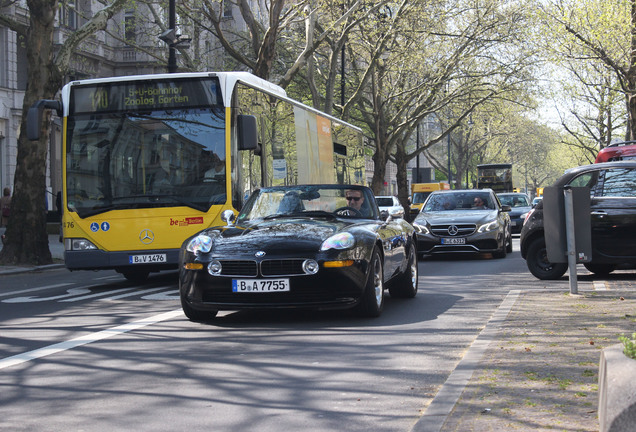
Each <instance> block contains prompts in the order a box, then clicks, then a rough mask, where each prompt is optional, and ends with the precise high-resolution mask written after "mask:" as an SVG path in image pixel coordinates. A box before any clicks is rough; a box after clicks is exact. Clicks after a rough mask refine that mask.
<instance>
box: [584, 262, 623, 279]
mask: <svg viewBox="0 0 636 432" xmlns="http://www.w3.org/2000/svg"><path fill="white" fill-rule="evenodd" d="M583 265H584V266H585V268H586V269H588V270H589V271H591V272H592V273H594V274H597V275H600V276H605V275H608V274H610V273H611V272H613V271H614V270H616V265H615V264H594V263H584V264H583Z"/></svg>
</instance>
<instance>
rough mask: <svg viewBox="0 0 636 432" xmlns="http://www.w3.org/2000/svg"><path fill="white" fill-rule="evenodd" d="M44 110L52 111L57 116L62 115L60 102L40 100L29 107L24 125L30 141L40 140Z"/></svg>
mask: <svg viewBox="0 0 636 432" xmlns="http://www.w3.org/2000/svg"><path fill="white" fill-rule="evenodd" d="M46 108H48V109H54V110H55V111H56V114H57V115H58V116H61V115H62V103H61V102H60V101H56V100H48V99H42V100H39V101H37V102H36V103H34V104H33V105H31V108H29V110H28V111H27V124H26V132H27V138H28V139H29V140H31V141H37V140H39V139H40V128H41V127H42V113H43V112H44V109H46Z"/></svg>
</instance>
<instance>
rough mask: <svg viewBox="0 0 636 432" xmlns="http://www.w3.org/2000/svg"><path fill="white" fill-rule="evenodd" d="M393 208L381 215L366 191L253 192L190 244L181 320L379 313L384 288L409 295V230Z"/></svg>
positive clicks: (412, 257)
mask: <svg viewBox="0 0 636 432" xmlns="http://www.w3.org/2000/svg"><path fill="white" fill-rule="evenodd" d="M403 216H404V213H403V212H400V211H399V210H395V211H393V212H391V213H390V214H389V216H388V217H387V219H386V220H382V219H381V218H380V214H379V211H378V207H377V204H376V202H375V198H374V196H373V193H372V191H371V189H369V188H367V187H363V186H343V185H303V186H284V187H268V188H262V189H259V190H257V191H255V192H254V193H253V194H252V195H251V196H250V198H249V200H248V201H247V203H246V204H245V206H244V207H243V209H242V210H241V211H240V212H239V214H238V216H237V217H236V220H234V214H233V213H232V211H231V210H226V211H224V212H223V215H222V219H223V220H224V221H225V222H226V223H227V226H219V227H212V228H208V229H206V230H203V231H201V232H200V233H198V234H197V235H195V236H193V237H191V238H189V239H187V240H186V241H185V242H184V244H183V246H182V248H181V255H180V265H179V293H180V297H181V305H182V307H183V311H184V312H185V314H186V316H187V317H188V318H189V319H191V320H193V321H202V320H208V319H212V318H214V317H215V316H216V314H217V312H218V311H219V310H239V309H253V308H263V309H265V308H312V309H339V308H352V307H357V308H358V309H359V311H360V312H361V313H362V314H363V315H365V316H371V317H375V316H379V315H380V313H381V312H382V308H383V305H384V288H385V286H386V287H387V288H388V290H389V293H390V294H391V296H397V297H415V295H416V293H417V276H418V274H417V252H416V238H415V233H414V229H413V227H412V226H411V225H410V224H409V223H408V222H406V221H405V220H404V218H403Z"/></svg>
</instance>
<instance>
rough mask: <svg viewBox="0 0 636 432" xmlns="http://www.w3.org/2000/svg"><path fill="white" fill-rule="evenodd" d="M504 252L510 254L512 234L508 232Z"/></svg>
mask: <svg viewBox="0 0 636 432" xmlns="http://www.w3.org/2000/svg"><path fill="white" fill-rule="evenodd" d="M506 252H508V253H512V233H511V232H510V231H508V245H507V246H506Z"/></svg>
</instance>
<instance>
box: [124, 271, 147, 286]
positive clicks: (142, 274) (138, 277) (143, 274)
mask: <svg viewBox="0 0 636 432" xmlns="http://www.w3.org/2000/svg"><path fill="white" fill-rule="evenodd" d="M121 274H122V275H124V277H125V278H126V279H127V280H129V281H131V282H136V283H142V282H146V280H147V279H148V275H149V274H150V272H148V271H143V270H127V271H123V272H121Z"/></svg>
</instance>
